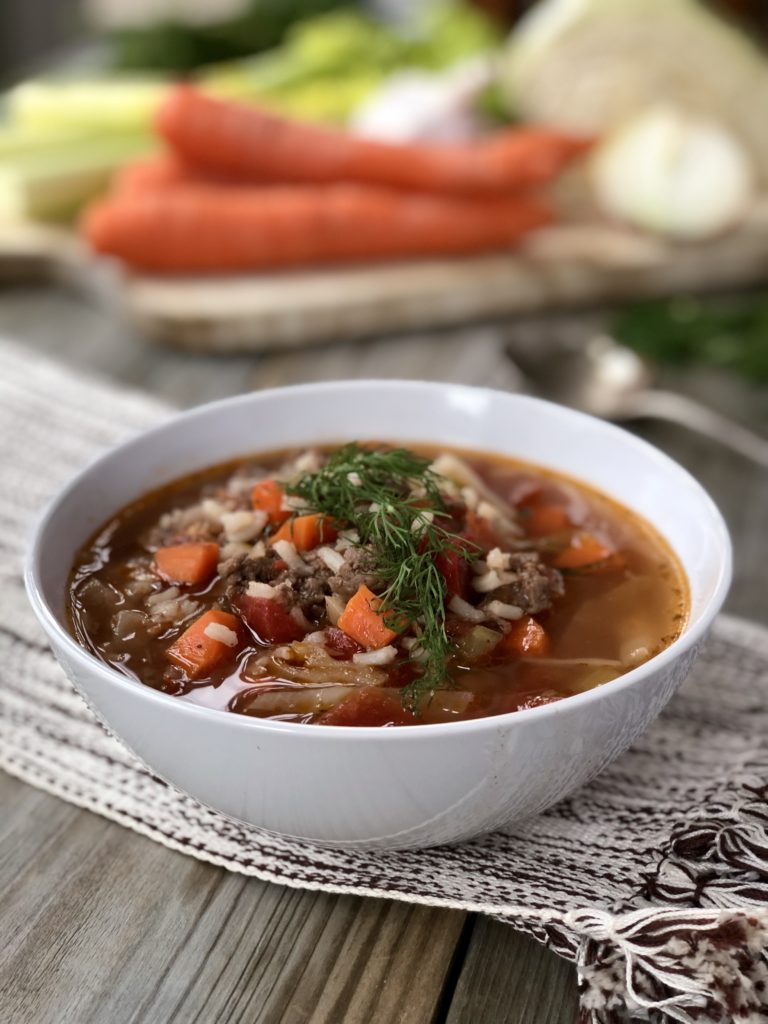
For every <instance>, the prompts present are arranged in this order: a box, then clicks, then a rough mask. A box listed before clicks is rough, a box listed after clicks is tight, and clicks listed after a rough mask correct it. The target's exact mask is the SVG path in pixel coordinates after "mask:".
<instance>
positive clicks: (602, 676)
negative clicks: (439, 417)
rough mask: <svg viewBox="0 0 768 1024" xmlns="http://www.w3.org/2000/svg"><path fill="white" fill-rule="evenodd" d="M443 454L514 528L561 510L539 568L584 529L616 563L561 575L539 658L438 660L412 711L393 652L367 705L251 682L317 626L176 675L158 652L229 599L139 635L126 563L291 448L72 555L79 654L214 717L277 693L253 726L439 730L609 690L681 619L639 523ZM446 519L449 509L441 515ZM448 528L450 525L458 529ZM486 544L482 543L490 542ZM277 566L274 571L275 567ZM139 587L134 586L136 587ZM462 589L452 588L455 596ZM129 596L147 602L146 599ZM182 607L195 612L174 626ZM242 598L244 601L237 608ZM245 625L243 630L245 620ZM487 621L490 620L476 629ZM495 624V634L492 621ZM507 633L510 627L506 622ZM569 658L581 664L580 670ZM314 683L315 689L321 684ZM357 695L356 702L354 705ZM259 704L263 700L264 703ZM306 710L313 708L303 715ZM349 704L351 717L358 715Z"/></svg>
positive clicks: (593, 502) (459, 627)
mask: <svg viewBox="0 0 768 1024" xmlns="http://www.w3.org/2000/svg"><path fill="white" fill-rule="evenodd" d="M410 447H411V448H412V449H413V450H414V451H417V452H420V453H423V454H427V455H429V456H434V455H435V454H437V453H438V452H439V451H442V449H439V448H437V447H436V446H424V445H413V446H410ZM328 450H330V449H328ZM456 454H458V455H460V456H462V457H463V458H465V459H467V460H468V462H469V463H470V465H471V467H472V469H473V470H474V471H475V472H476V473H478V475H479V476H480V477H481V478H482V480H483V481H484V482H485V483H486V484H487V485H488V486H489V487H490V488H491V489H492V490H493V492H494V493H495V494H496V495H497V496H498V497H500V498H502V499H505V500H506V499H508V498H511V499H512V501H513V502H515V503H516V504H515V505H514V506H512V507H514V508H515V509H516V514H517V515H518V516H519V523H520V525H521V526H522V528H523V530H524V529H525V523H526V517H527V515H530V512H531V510H535V509H536V508H537V507H542V506H546V507H547V508H552V507H556V506H560V507H562V508H563V509H564V511H565V514H566V515H567V518H568V521H569V523H570V524H571V527H570V528H569V529H568V530H566V531H562V530H558V532H557V533H556V534H554V535H551V536H547V535H546V533H545V534H542V533H541V530H539V529H538V528H537V529H535V530H534V531H533V536H531V538H530V541H531V544H532V545H535V547H536V549H537V550H538V551H539V552H540V553H541V558H542V562H543V563H544V564H551V562H552V561H554V560H555V559H556V557H557V553H558V552H561V551H562V550H563V547H564V545H566V544H567V542H568V538H569V537H570V536H571V535H572V534H574V533H576V532H579V531H580V532H585V531H586V532H588V533H589V534H591V535H593V536H594V537H595V538H597V539H598V540H599V541H600V543H601V544H603V545H605V546H606V547H608V548H610V549H611V550H612V551H615V552H618V553H620V559H617V564H616V565H608V566H607V568H606V571H594V568H595V567H593V566H587V567H586V569H584V570H580V569H575V570H572V571H571V570H564V571H563V574H562V575H563V580H564V584H565V592H564V594H563V595H562V596H559V597H557V599H556V600H555V601H554V603H553V605H552V607H550V608H548V609H547V610H544V611H541V612H538V613H537V614H536V615H535V620H536V622H537V623H538V624H539V625H540V626H541V627H543V629H544V631H545V634H546V649H545V651H544V653H543V654H538V655H531V656H528V655H525V654H523V655H522V656H521V655H519V654H518V655H514V656H512V657H510V656H509V654H502V655H500V654H499V653H498V652H495V651H494V650H490V651H489V652H488V653H487V654H484V655H482V656H480V657H479V658H476V659H475V660H473V661H472V663H471V664H467V663H464V662H463V661H462V658H461V656H460V655H456V654H454V655H453V656H452V657H451V659H450V661H449V663H448V680H447V688H446V689H441V690H439V691H438V693H437V694H436V695H435V697H434V698H433V700H432V701H431V702H427V701H422V702H421V704H420V706H419V708H418V709H417V710H418V714H417V715H414V714H412V713H411V712H409V711H408V710H407V709H405V710H403V706H402V703H403V702H402V701H401V700H400V691H401V688H402V687H403V686H405V685H406V684H407V683H408V682H411V680H412V679H413V677H414V675H415V674H417V673H416V672H415V670H414V663H412V662H409V661H407V660H406V659H405V657H404V656H402V657H401V656H398V659H397V661H396V662H395V663H394V664H393V665H391V666H390V667H389V669H388V670H386V671H384V674H383V677H381V676H377V678H378V680H379V681H378V683H377V686H379V687H380V688H381V694H380V697H378V696H376V694H375V693H374V694H373V695H371V694H370V693H369V687H367V686H365V685H364V686H363V687H361V688H358V691H357V693H356V694H355V693H352V692H350V696H349V697H348V698H345V700H350V698H351V697H354V698H355V699H354V701H351V700H350V703H349V705H347V706H345V704H344V701H342V702H341V703H338V704H336V705H334V706H333V707H329V708H325V704H324V702H325V701H326V697H327V696H328V695H327V694H326V693H323V692H321V691H322V690H323V687H320V688H318V689H317V692H316V693H315V688H313V687H311V686H310V687H307V686H306V685H305V684H302V683H297V682H296V681H295V680H294V679H292V678H291V677H290V675H288V676H287V677H286V676H282V675H281V674H280V673H279V672H277V673H274V674H271V673H270V672H268V673H266V674H262V675H261V676H259V675H258V672H261V671H262V669H261V667H260V666H257V675H256V676H255V677H254V675H253V665H254V663H255V662H257V661H258V660H259V658H263V657H264V656H265V655H266V654H269V652H270V651H272V650H274V649H276V648H278V647H279V645H280V644H281V643H283V642H284V641H290V640H293V639H296V638H297V637H299V636H300V635H302V634H303V633H307V634H309V633H311V632H312V631H314V630H316V629H319V628H320V627H319V625H318V624H317V623H310V625H311V627H312V628H311V629H296V631H295V632H294V631H293V630H291V629H287V630H286V629H283V632H279V631H278V634H277V635H276V638H275V641H276V642H275V644H273V645H269V644H268V643H267V639H268V638H265V637H264V636H259V634H258V632H257V631H255V630H253V629H251V630H250V631H249V630H248V629H245V628H244V629H243V630H242V632H243V633H244V634H247V639H246V642H245V643H244V645H242V646H238V648H237V649H236V650H234V649H233V651H232V654H231V657H229V658H227V659H225V660H224V661H223V662H221V663H220V664H217V666H216V668H215V669H214V671H213V672H212V674H211V675H210V676H209V677H207V678H201V679H190V678H189V677H188V676H185V674H184V672H183V671H182V670H181V669H179V667H178V666H175V665H173V664H169V661H168V658H167V650H168V648H169V647H170V646H171V645H172V644H173V642H174V641H175V640H177V639H178V637H179V636H180V635H181V634H182V633H183V632H184V629H186V628H187V627H188V626H189V625H191V623H192V622H194V621H195V619H196V618H197V617H199V615H200V614H202V613H203V612H205V611H206V610H208V609H210V608H212V607H216V608H223V609H225V610H226V611H234V612H238V607H237V604H238V602H236V601H232V600H230V599H229V598H228V596H227V585H226V581H225V580H224V579H222V578H221V576H220V575H217V576H216V577H214V579H213V581H212V582H210V583H207V584H206V585H205V586H198V587H195V586H182V587H179V588H177V589H178V590H179V592H180V593H179V596H178V598H176V599H175V600H177V601H178V602H181V606H180V608H179V609H178V615H176V616H175V617H172V618H171V621H168V622H167V623H165V622H163V621H160V622H156V621H154V619H151V620H150V624H149V626H147V625H146V622H145V619H142V618H140V616H141V615H145V609H146V605H145V604H142V603H141V601H139V600H138V599H137V598H136V597H135V595H133V594H132V592H131V587H132V586H134V587H135V585H136V580H135V578H134V576H135V572H134V569H133V566H135V564H136V563H137V562H139V563H142V562H144V561H146V562H147V563H149V562H151V561H152V558H153V552H152V550H151V545H150V546H147V543H146V538H147V535H148V533H151V531H152V530H153V529H154V530H156V529H157V528H158V523H159V522H161V519H162V517H163V516H164V515H166V514H169V513H171V514H174V510H178V509H185V508H188V507H192V506H194V505H195V504H196V503H198V502H200V501H201V500H204V499H209V500H213V501H217V500H219V499H220V498H221V496H222V494H228V493H229V492H228V490H227V488H228V487H229V486H230V485H231V482H232V481H233V480H236V479H237V478H238V477H239V478H241V479H242V480H243V481H245V482H246V483H248V481H249V474H251V473H252V472H254V471H258V472H259V473H261V475H262V476H263V477H264V478H267V477H270V474H276V472H277V470H278V469H279V467H280V466H281V465H283V464H284V463H285V462H286V460H289V459H291V458H293V457H294V456H295V455H296V453H295V452H275V453H269V454H267V455H264V456H258V457H256V458H253V459H240V460H236V461H233V462H230V463H226V464H224V465H220V466H216V467H212V468H210V469H208V470H204V471H202V472H200V473H196V474H194V475H191V476H189V477H186V478H184V479H182V480H179V481H176V482H174V483H172V484H170V485H168V486H166V487H164V488H161V489H159V490H157V491H153V492H151V493H149V494H147V495H145V496H143V497H142V498H141V499H139V500H138V501H136V502H134V503H132V504H131V505H130V506H128V507H127V508H125V509H123V510H122V511H121V512H119V513H118V514H117V515H116V516H115V517H114V518H113V519H112V520H111V521H110V522H109V523H107V524H105V526H104V527H103V528H102V529H101V530H100V531H99V532H98V533H97V534H96V535H95V536H94V537H93V538H92V539H91V540H90V541H89V542H88V543H87V544H86V545H85V546H84V548H83V549H82V550H81V552H80V553H79V554H78V556H77V560H76V562H75V566H74V569H73V571H72V575H71V578H70V584H69V609H70V620H71V629H72V632H73V634H74V636H75V637H76V639H78V640H79V642H80V643H82V644H83V645H84V646H85V647H86V648H87V649H89V650H90V651H91V652H92V653H94V654H95V655H96V656H97V657H99V658H101V659H102V660H104V661H106V662H107V663H109V664H110V665H112V666H113V667H114V668H116V669H117V670H118V671H120V672H122V673H124V674H126V675H128V676H131V677H133V678H135V679H137V680H139V681H141V682H142V683H144V684H146V685H149V686H151V687H153V688H155V689H158V690H162V691H164V692H166V693H169V694H172V695H174V696H177V697H179V698H180V699H184V700H188V701H190V702H193V703H196V704H200V705H203V706H206V707H210V708H216V709H219V710H222V711H227V710H228V711H230V712H231V711H234V712H236V713H242V714H255V715H259V714H260V712H259V710H258V709H259V707H264V708H266V707H267V706H271V704H270V702H271V703H272V704H274V703H275V701H276V699H277V698H275V696H274V694H275V692H276V691H279V693H280V694H284V695H286V696H285V704H286V707H287V708H291V710H287V711H285V713H279V712H276V713H271V714H264V715H263V717H273V718H278V719H281V720H287V721H296V722H304V723H322V722H323V721H327V723H328V724H334V722H336V723H338V724H343V725H355V724H358V725H363V724H372V725H373V724H375V725H405V724H420V723H430V722H445V721H453V720H461V719H473V718H480V717H485V716H489V715H497V714H504V713H508V712H510V711H515V710H517V709H518V708H521V707H528V706H538V705H540V704H543V703H548V702H549V701H551V700H554V699H562V698H564V697H567V696H570V695H572V694H574V693H578V692H582V691H583V690H585V689H589V688H591V686H593V685H600V684H602V683H604V682H607V681H610V679H611V678H614V677H615V676H617V675H620V674H622V673H623V672H625V671H628V669H629V668H631V667H634V664H636V663H637V664H639V663H641V662H642V661H645V660H647V659H648V658H649V657H652V656H653V655H654V654H656V653H658V652H659V651H660V650H662V649H663V648H664V647H666V646H668V645H669V644H670V643H671V642H672V641H673V640H674V639H675V638H676V637H677V636H678V635H679V633H680V632H681V630H682V629H683V627H684V625H685V621H686V617H687V610H688V589H687V582H686V580H685V577H684V574H683V572H682V569H681V568H680V566H679V564H678V562H677V559H676V558H675V556H674V554H673V553H672V552H671V550H670V549H669V547H668V546H667V544H666V543H665V542H664V540H663V539H662V538H661V537H660V536H659V535H658V533H657V532H656V531H655V530H654V528H653V527H651V526H650V524H648V523H647V522H645V521H644V520H642V519H641V518H640V517H639V516H637V515H635V514H634V513H632V512H630V511H629V510H627V509H625V508H623V507H622V506H620V505H618V504H617V503H615V502H613V501H612V500H611V499H609V498H608V497H606V496H605V495H602V494H600V493H598V492H596V491H594V490H593V489H591V488H589V487H587V486H585V485H583V484H581V483H578V482H576V481H573V480H571V479H569V478H566V477H563V476H561V475H559V474H555V473H552V472H550V471H548V470H546V469H542V468H539V467H535V466H531V465H528V464H525V463H522V462H519V461H514V460H508V459H504V458H502V457H499V456H495V455H489V454H483V453H476V452H456ZM270 478H271V477H270ZM251 491H252V486H250V487H244V489H243V498H242V504H241V505H239V506H238V508H242V509H246V508H252V507H253V506H252V504H251V498H250V495H251ZM451 512H452V513H454V512H455V510H454V509H453V508H452V509H451ZM548 517H549V518H550V520H551V521H552V522H553V523H555V524H557V525H558V527H560V526H561V525H562V518H561V517H560V516H558V515H552V514H551V513H546V514H545V515H544V516H543V517H540V518H539V522H542V521H543V522H546V521H547V519H548ZM280 518H282V517H280ZM460 518H461V517H460V516H459V517H457V518H456V524H457V528H458V524H459V521H460ZM485 525H486V524H484V526H485ZM269 529H271V527H269V526H268V527H267V530H269ZM467 532H468V533H469V531H467ZM179 539H180V540H181V541H184V540H186V539H187V538H186V537H181V538H178V537H176V536H173V537H171V540H175V541H178V540H179ZM194 539H198V538H194ZM486 539H487V540H488V542H489V543H490V539H488V538H486ZM482 546H483V547H487V545H486V544H483V545H482ZM281 564H282V566H283V567H285V563H284V562H282V563H281ZM597 568H600V567H597ZM465 572H466V567H465V566H462V567H461V569H460V570H459V569H457V567H456V565H455V561H454V560H453V559H449V560H447V566H446V570H445V575H446V578H447V583H448V586H447V589H448V591H449V598H450V592H451V591H454V590H455V589H456V581H457V579H458V578H459V575H461V577H462V578H463V577H464V575H465ZM149 582H150V581H146V583H147V585H149ZM151 585H152V588H153V592H152V594H150V597H152V596H153V595H154V594H155V593H160V591H158V590H157V588H158V587H160V588H162V587H164V586H167V584H166V583H162V582H160V581H151ZM465 593H466V589H465V586H464V584H463V583H462V587H461V595H460V596H463V595H464V594H465ZM475 596H476V595H475ZM141 600H142V601H146V597H144V598H142V599H141ZM171 600H174V599H173V598H172V599H171ZM185 600H187V601H189V602H191V604H193V605H194V606H195V609H194V611H190V612H189V614H188V615H187V616H186V617H185V615H184V611H185V605H184V603H183V602H184V601H185ZM248 600H249V599H247V598H245V599H244V601H245V602H246V603H247V601H248ZM257 600H258V599H257ZM142 609H144V610H142ZM121 612H127V613H129V618H128V619H126V620H125V621H127V622H128V625H129V627H130V622H131V621H132V620H131V619H130V615H131V614H134V615H135V618H136V621H137V623H138V628H137V629H136V631H135V633H134V634H133V635H131V634H130V633H125V631H124V630H122V631H118V632H120V636H119V637H118V636H116V630H115V620H116V617H117V616H119V615H120V613H121ZM135 613H138V614H135ZM240 614H241V610H240ZM145 618H146V616H145ZM449 618H450V617H449ZM245 621H246V623H247V622H248V618H247V616H246V617H245ZM269 621H272V619H269ZM279 621H280V623H281V625H284V621H285V615H281V616H280V619H279ZM291 621H293V620H291ZM491 625H492V624H491V623H489V627H490V626H491ZM495 625H497V626H498V622H497V623H496V624H495ZM511 625H512V626H513V627H514V625H515V623H514V622H513V623H512V624H511ZM325 628H327V629H328V630H329V633H328V639H327V645H326V646H327V651H328V654H329V657H330V658H332V659H333V660H334V661H335V662H337V663H338V664H339V665H342V664H345V665H347V667H348V669H349V670H351V669H352V665H351V664H350V659H352V657H353V655H354V654H356V653H359V652H360V650H361V645H360V644H359V643H356V642H355V640H353V639H352V638H347V640H348V641H349V642H348V643H347V642H345V641H344V639H343V638H344V637H345V636H346V634H343V633H342V634H341V636H339V632H340V631H339V630H338V629H337V627H336V625H335V624H333V625H331V624H329V623H327V622H326V625H325ZM473 628H474V627H473V626H472V624H468V623H467V622H465V621H463V620H456V619H455V618H450V621H449V623H448V632H449V634H451V635H452V636H453V637H454V638H458V639H459V641H460V638H461V636H464V635H466V634H467V633H468V632H471V630H472V629H473ZM281 637H282V638H283V639H281ZM502 646H503V645H502ZM402 653H403V652H400V654H401V655H402ZM580 659H587V660H586V662H583V663H582V662H580ZM377 671H378V672H379V673H381V672H382V671H383V670H381V669H379V670H377ZM324 686H325V687H326V688H327V686H328V684H324ZM362 689H365V693H364V694H363V695H362V697H361V693H362ZM268 694H272V697H270V698H269V699H267V695H268ZM333 696H334V694H330V697H333ZM330 697H329V698H328V699H330ZM392 698H396V699H397V701H396V704H393V703H392ZM280 699H283V698H282V697H281V698H280ZM313 700H314V701H315V702H314V703H313ZM310 705H311V706H312V708H320V709H321V710H319V711H317V710H306V708H307V707H309V706H310ZM395 706H396V707H397V708H398V713H397V714H392V715H391V716H389V718H388V717H387V714H386V713H385V712H386V709H387V708H391V707H395ZM355 707H360V708H361V709H362V710H361V712H360V714H359V716H357V718H356V717H355V713H354V710H355ZM384 719H386V721H385V720H384Z"/></svg>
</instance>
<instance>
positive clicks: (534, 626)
mask: <svg viewBox="0 0 768 1024" xmlns="http://www.w3.org/2000/svg"><path fill="white" fill-rule="evenodd" d="M548 649H549V637H548V636H547V634H546V631H545V629H544V627H543V626H542V625H541V624H540V623H538V622H537V621H536V619H534V618H531V616H530V615H526V616H524V617H523V618H522V619H518V620H517V622H513V623H512V628H511V629H510V631H509V632H508V633H507V634H506V636H505V637H504V639H503V640H502V641H501V643H500V644H498V646H497V647H496V651H495V652H494V653H496V654H498V655H502V656H503V657H512V656H513V655H518V656H524V657H527V658H531V657H535V656H536V655H539V654H546V652H547V650H548Z"/></svg>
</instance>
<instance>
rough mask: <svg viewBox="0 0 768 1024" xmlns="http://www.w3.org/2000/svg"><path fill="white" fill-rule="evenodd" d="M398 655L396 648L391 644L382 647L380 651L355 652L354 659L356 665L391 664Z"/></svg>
mask: <svg viewBox="0 0 768 1024" xmlns="http://www.w3.org/2000/svg"><path fill="white" fill-rule="evenodd" d="M396 657H397V651H396V649H395V648H394V647H392V646H391V645H389V646H387V647H380V648H379V649H378V651H362V652H361V653H360V654H353V655H352V661H353V662H354V663H355V665H389V664H391V663H392V662H393V661H394V660H395V658H396Z"/></svg>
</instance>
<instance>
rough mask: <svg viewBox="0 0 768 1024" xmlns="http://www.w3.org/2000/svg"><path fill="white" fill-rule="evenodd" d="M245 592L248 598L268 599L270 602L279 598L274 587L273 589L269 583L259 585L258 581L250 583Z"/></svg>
mask: <svg viewBox="0 0 768 1024" xmlns="http://www.w3.org/2000/svg"><path fill="white" fill-rule="evenodd" d="M245 592H246V594H247V595H248V597H266V598H268V599H269V600H270V601H271V600H274V599H275V598H276V597H277V590H276V589H275V588H274V587H271V586H270V585H269V583H259V582H258V581H256V580H251V581H250V582H249V584H248V587H247V588H246V591H245Z"/></svg>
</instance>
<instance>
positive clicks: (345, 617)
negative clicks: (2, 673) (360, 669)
mask: <svg viewBox="0 0 768 1024" xmlns="http://www.w3.org/2000/svg"><path fill="white" fill-rule="evenodd" d="M380 605H381V600H380V598H378V597H376V595H375V594H374V593H373V591H371V590H369V589H368V587H366V586H365V584H364V583H361V584H360V586H359V588H358V590H357V593H356V594H354V595H353V596H352V597H350V599H349V601H347V604H346V607H345V608H344V611H343V612H342V613H341V615H340V616H339V621H338V627H339V629H341V630H343V631H344V632H345V633H346V634H347V636H351V637H352V639H353V640H357V642H358V643H359V644H362V645H363V647H366V648H367V649H368V650H371V651H375V650H377V649H378V648H379V647H386V646H387V644H390V643H392V641H393V640H394V639H395V637H396V636H397V633H396V632H395V631H394V629H390V628H389V626H387V625H386V624H385V622H384V618H385V617H384V616H383V615H381V614H380V613H379V611H378V608H379V607H380Z"/></svg>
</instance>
